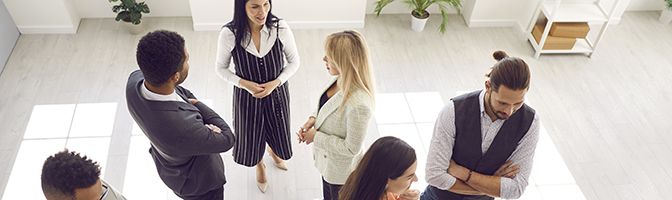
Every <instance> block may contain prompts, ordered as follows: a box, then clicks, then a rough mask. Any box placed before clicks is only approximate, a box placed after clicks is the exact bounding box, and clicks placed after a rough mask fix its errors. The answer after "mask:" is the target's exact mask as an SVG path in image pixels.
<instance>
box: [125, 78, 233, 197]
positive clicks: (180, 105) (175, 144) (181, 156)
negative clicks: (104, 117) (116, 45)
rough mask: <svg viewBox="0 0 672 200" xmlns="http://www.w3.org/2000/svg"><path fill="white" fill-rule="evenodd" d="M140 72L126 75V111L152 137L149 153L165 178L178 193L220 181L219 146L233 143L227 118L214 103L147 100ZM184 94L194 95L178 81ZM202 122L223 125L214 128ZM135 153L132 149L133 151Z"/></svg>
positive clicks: (219, 184)
mask: <svg viewBox="0 0 672 200" xmlns="http://www.w3.org/2000/svg"><path fill="white" fill-rule="evenodd" d="M143 80H144V76H143V74H142V72H140V71H139V70H137V71H134V72H133V73H131V75H130V76H129V77H128V82H127V84H126V103H127V104H128V111H129V112H130V113H131V116H133V119H134V120H135V122H137V123H138V126H140V129H142V131H143V132H144V133H145V135H147V137H148V138H149V140H150V141H151V145H152V146H151V148H150V149H149V153H150V154H151V155H152V158H153V159H154V163H155V164H156V169H157V171H158V172H159V176H160V177H161V179H162V180H163V182H164V183H165V184H166V185H167V186H168V187H169V188H170V189H172V190H173V191H174V192H175V193H177V194H178V195H180V196H184V195H200V194H204V193H206V192H208V191H210V190H213V189H217V188H221V187H223V185H224V184H225V183H226V178H225V177H224V163H223V162H222V157H221V156H220V155H219V153H221V152H225V151H228V150H229V149H231V147H233V144H234V142H235V138H234V135H233V133H232V132H231V129H230V128H229V126H228V125H227V124H226V122H225V121H224V120H223V119H222V118H221V117H219V115H217V113H215V112H214V111H213V110H212V109H210V108H209V107H208V106H206V105H205V104H203V103H201V102H199V103H197V104H196V105H191V104H190V103H186V101H185V102H177V101H151V100H147V99H145V98H144V97H143V96H142V95H141V90H140V87H144V86H143ZM176 92H177V94H178V95H180V96H181V97H182V98H183V99H185V100H186V99H187V98H193V99H195V98H196V97H194V95H193V94H192V93H191V92H190V91H189V90H187V89H185V88H183V87H180V86H178V87H177V88H176ZM205 124H213V125H215V126H217V127H219V128H220V129H222V133H221V134H215V133H214V132H213V131H211V130H210V129H209V128H207V127H206V126H205ZM131 153H136V152H131Z"/></svg>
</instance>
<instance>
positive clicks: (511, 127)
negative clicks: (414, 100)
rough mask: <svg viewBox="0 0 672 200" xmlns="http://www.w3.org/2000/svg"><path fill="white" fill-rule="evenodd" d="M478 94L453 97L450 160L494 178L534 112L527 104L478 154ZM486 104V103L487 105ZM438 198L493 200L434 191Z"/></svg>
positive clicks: (479, 142) (479, 130)
mask: <svg viewBox="0 0 672 200" xmlns="http://www.w3.org/2000/svg"><path fill="white" fill-rule="evenodd" d="M480 92H481V91H480V90H479V91H475V92H471V93H468V94H464V95H461V96H457V97H455V98H453V99H452V100H453V103H454V105H455V146H453V156H452V159H453V160H454V161H455V162H456V163H457V164H459V165H461V166H464V167H466V168H468V169H471V170H473V171H475V172H478V173H480V174H485V175H493V174H494V173H495V171H497V169H499V167H501V166H502V165H503V164H504V163H505V162H506V160H507V159H508V158H509V157H510V156H511V154H512V153H513V151H514V150H516V148H517V147H518V143H519V142H520V140H521V139H522V138H523V136H525V134H526V133H527V131H528V130H529V129H530V126H531V125H532V121H533V120H534V113H535V111H534V109H532V108H530V107H529V106H527V105H526V104H523V106H522V107H521V108H520V109H519V110H518V111H516V112H515V113H514V114H513V115H511V117H509V119H507V120H506V121H504V124H503V125H502V128H501V129H500V130H499V132H497V136H495V139H494V141H492V144H491V145H490V147H489V148H488V150H487V151H486V152H485V154H483V153H482V151H481V144H482V143H483V141H482V133H481V109H480V104H479V99H478V97H479V94H480ZM486 103H487V102H486ZM433 189H434V191H437V192H436V195H437V196H438V197H439V199H464V198H466V197H469V198H468V199H493V198H492V197H489V196H471V195H461V194H456V193H453V192H450V191H445V190H439V189H437V188H433Z"/></svg>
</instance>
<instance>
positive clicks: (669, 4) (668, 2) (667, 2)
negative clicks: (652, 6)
mask: <svg viewBox="0 0 672 200" xmlns="http://www.w3.org/2000/svg"><path fill="white" fill-rule="evenodd" d="M665 5H667V8H668V9H672V0H665Z"/></svg>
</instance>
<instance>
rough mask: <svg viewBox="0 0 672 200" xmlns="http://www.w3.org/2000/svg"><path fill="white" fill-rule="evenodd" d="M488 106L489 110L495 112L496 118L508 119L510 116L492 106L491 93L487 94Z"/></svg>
mask: <svg viewBox="0 0 672 200" xmlns="http://www.w3.org/2000/svg"><path fill="white" fill-rule="evenodd" d="M488 106H489V107H490V110H492V112H493V113H495V117H497V119H501V120H506V119H509V117H510V116H509V115H507V114H506V113H505V112H501V111H496V110H495V107H493V106H492V94H488Z"/></svg>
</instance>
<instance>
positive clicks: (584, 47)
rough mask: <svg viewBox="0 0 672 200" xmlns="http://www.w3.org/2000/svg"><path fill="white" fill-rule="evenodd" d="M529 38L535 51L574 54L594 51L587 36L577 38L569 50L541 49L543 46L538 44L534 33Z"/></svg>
mask: <svg viewBox="0 0 672 200" xmlns="http://www.w3.org/2000/svg"><path fill="white" fill-rule="evenodd" d="M527 39H528V40H529V41H530V43H531V44H532V47H533V48H534V50H535V51H540V50H541V53H542V54H574V53H591V52H593V48H592V47H591V46H590V44H589V43H588V40H587V39H585V38H577V39H576V43H575V44H574V48H572V49H567V50H544V49H541V47H540V46H539V44H537V41H536V40H535V39H534V37H533V36H532V34H529V35H528V38H527Z"/></svg>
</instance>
